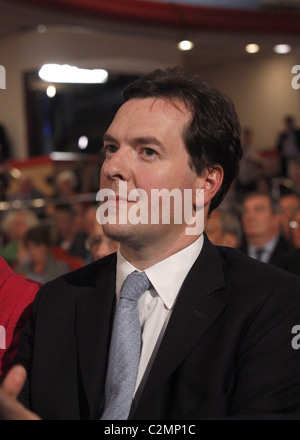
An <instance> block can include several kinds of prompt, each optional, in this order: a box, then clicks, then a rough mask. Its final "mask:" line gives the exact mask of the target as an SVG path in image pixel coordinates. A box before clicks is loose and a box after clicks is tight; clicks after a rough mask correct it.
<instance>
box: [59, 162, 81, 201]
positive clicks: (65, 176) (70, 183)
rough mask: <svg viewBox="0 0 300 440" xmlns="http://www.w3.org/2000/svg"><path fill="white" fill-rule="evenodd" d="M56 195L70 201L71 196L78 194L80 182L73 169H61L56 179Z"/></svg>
mask: <svg viewBox="0 0 300 440" xmlns="http://www.w3.org/2000/svg"><path fill="white" fill-rule="evenodd" d="M55 187H56V195H55V196H56V197H58V198H60V199H62V201H63V200H64V201H65V202H66V203H68V202H69V201H70V200H69V198H70V197H73V196H76V195H77V194H78V187H79V182H78V179H77V177H76V174H75V173H74V172H73V171H72V170H63V171H60V172H59V173H58V174H57V176H56V179H55Z"/></svg>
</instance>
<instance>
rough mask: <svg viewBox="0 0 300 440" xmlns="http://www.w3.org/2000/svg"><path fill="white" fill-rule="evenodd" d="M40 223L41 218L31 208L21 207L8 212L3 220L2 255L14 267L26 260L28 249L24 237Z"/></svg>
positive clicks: (0, 254) (0, 252)
mask: <svg viewBox="0 0 300 440" xmlns="http://www.w3.org/2000/svg"><path fill="white" fill-rule="evenodd" d="M39 224H40V219H39V218H38V216H37V215H36V214H35V213H34V212H33V211H32V210H31V209H20V210H14V211H9V212H7V213H6V214H5V215H4V217H3V220H2V230H3V233H4V240H5V241H4V245H3V247H2V249H1V250H0V256H1V257H2V258H4V260H5V261H6V262H7V263H9V265H10V266H11V267H12V268H14V267H16V265H18V264H22V263H23V262H25V261H26V258H27V251H26V249H25V247H24V243H23V238H24V236H25V234H26V232H27V231H28V230H29V229H30V228H32V227H34V226H38V225H39Z"/></svg>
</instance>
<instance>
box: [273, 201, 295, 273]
mask: <svg viewBox="0 0 300 440" xmlns="http://www.w3.org/2000/svg"><path fill="white" fill-rule="evenodd" d="M288 225H289V242H290V245H291V249H290V250H288V251H287V252H284V253H283V254H282V255H279V256H278V257H277V258H275V259H274V260H273V264H274V265H275V266H278V267H281V268H282V269H285V270H287V271H288V272H291V273H293V274H295V275H298V276H300V205H298V206H297V207H296V208H294V210H293V212H292V215H291V216H290V218H289V223H288Z"/></svg>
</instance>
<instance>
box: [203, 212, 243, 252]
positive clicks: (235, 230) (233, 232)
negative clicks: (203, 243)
mask: <svg viewBox="0 0 300 440" xmlns="http://www.w3.org/2000/svg"><path fill="white" fill-rule="evenodd" d="M205 232H206V233H207V236H208V238H209V239H210V241H211V242H212V243H213V244H214V245H217V246H229V247H233V248H237V247H238V246H239V245H240V243H241V237H242V228H241V223H240V220H239V218H238V217H237V216H236V215H234V214H233V213H232V212H229V211H227V210H224V209H221V208H217V209H215V210H214V211H213V212H212V213H211V214H210V216H209V219H208V222H207V225H206V228H205Z"/></svg>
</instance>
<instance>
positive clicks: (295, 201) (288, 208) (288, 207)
mask: <svg viewBox="0 0 300 440" xmlns="http://www.w3.org/2000/svg"><path fill="white" fill-rule="evenodd" d="M278 203H279V206H280V209H281V228H282V233H283V235H284V236H285V238H286V239H287V240H289V238H290V228H289V222H290V217H291V215H292V214H293V212H294V210H295V208H297V207H298V206H299V205H300V197H299V196H298V195H297V194H295V193H292V192H291V193H290V194H284V195H282V196H281V197H280V199H279V202H278Z"/></svg>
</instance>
